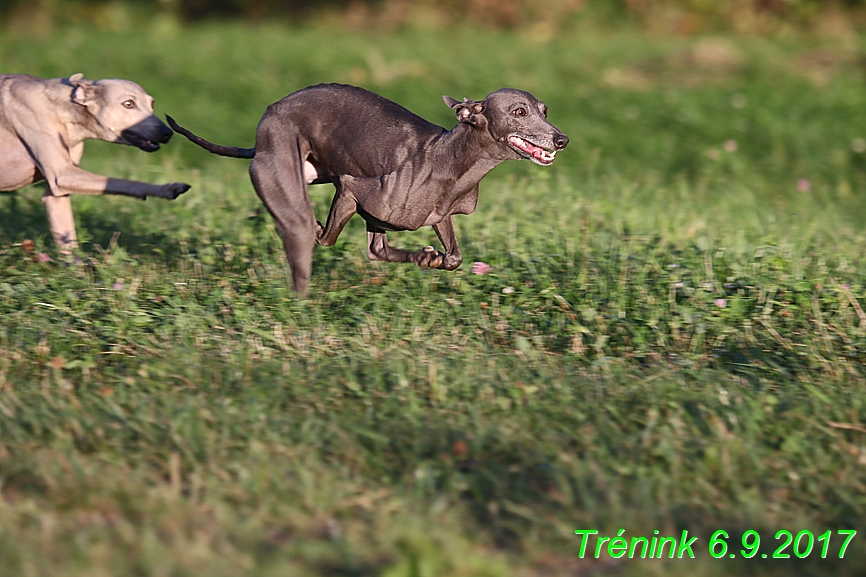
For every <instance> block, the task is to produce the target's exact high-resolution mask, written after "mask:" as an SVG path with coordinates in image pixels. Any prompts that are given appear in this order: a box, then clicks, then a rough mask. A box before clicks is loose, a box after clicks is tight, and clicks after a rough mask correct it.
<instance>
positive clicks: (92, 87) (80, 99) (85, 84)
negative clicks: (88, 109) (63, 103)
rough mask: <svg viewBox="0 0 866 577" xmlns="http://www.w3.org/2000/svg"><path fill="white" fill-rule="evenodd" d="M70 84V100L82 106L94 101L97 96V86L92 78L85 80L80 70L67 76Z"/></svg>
mask: <svg viewBox="0 0 866 577" xmlns="http://www.w3.org/2000/svg"><path fill="white" fill-rule="evenodd" d="M69 83H70V84H71V85H72V87H73V88H72V101H73V102H75V103H76V104H80V105H82V106H87V105H88V104H90V103H92V102H94V101H95V100H97V98H98V94H97V93H98V90H99V89H98V88H97V86H96V84H95V83H94V82H93V81H92V80H85V79H84V75H83V74H81V73H80V72H79V73H78V74H73V75H72V76H70V77H69Z"/></svg>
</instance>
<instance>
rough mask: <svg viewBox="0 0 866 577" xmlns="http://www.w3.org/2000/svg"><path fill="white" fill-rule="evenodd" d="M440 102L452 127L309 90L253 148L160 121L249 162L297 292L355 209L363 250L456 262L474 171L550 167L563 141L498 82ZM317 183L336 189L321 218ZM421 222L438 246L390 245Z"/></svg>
mask: <svg viewBox="0 0 866 577" xmlns="http://www.w3.org/2000/svg"><path fill="white" fill-rule="evenodd" d="M443 100H444V101H445V103H446V104H447V105H448V106H449V107H450V108H451V109H452V110H454V112H455V114H456V116H457V120H458V124H457V126H455V127H454V128H453V129H451V130H446V129H445V128H443V127H441V126H437V125H435V124H433V123H431V122H428V121H426V120H424V119H423V118H421V117H419V116H417V115H415V114H413V113H412V112H410V111H408V110H407V109H405V108H403V107H402V106H400V105H399V104H397V103H395V102H392V101H390V100H387V99H385V98H383V97H381V96H379V95H377V94H374V93H372V92H369V91H367V90H364V89H362V88H357V87H354V86H347V85H343V84H320V85H318V86H311V87H308V88H305V89H303V90H299V91H298V92H295V93H293V94H290V95H289V96H287V97H285V98H284V99H282V100H280V101H279V102H276V103H274V104H272V105H271V106H269V107H268V109H267V111H266V112H265V114H264V116H263V117H262V120H261V122H260V123H259V127H258V130H257V131H256V146H255V147H254V148H238V147H233V146H221V145H217V144H213V143H211V142H208V141H206V140H204V139H202V138H200V137H198V136H196V135H195V134H193V133H192V132H190V131H189V130H187V129H185V128H183V127H182V126H180V125H178V124H177V123H176V122H175V121H174V120H173V119H172V118H170V117H169V118H168V121H169V124H170V125H171V127H172V128H173V129H174V130H175V131H176V132H178V133H180V134H183V135H184V136H186V137H187V138H188V139H190V140H191V141H192V142H194V143H195V144H197V145H199V146H201V147H202V148H204V149H205V150H208V151H210V152H212V153H215V154H220V155H223V156H231V157H235V158H252V159H253V161H252V163H251V164H250V176H251V178H252V181H253V186H254V187H255V189H256V192H257V193H258V195H259V197H260V198H261V199H262V201H263V202H264V204H265V206H266V207H267V208H268V210H269V211H270V213H271V215H272V216H273V217H274V220H275V222H276V226H277V231H278V232H279V234H280V237H281V238H282V240H283V245H284V248H285V253H286V258H287V260H288V263H289V268H290V269H291V271H292V283H293V285H294V288H295V290H296V291H297V292H298V293H299V294H301V295H305V294H306V293H307V288H308V284H309V280H310V274H311V269H312V254H313V247H314V246H315V245H316V243H319V244H322V245H331V244H333V243H334V242H335V241H336V240H337V237H338V236H339V235H340V232H342V230H343V227H344V226H345V225H346V223H347V222H348V221H349V219H350V218H351V217H352V216H353V215H355V214H360V215H361V217H362V218H364V220H365V221H366V222H367V231H368V235H367V236H368V247H367V255H368V257H369V258H371V259H374V260H384V261H388V262H413V263H415V264H417V265H418V266H422V267H430V268H442V269H446V270H453V269H455V268H457V267H458V266H460V263H461V262H462V256H461V255H460V250H459V247H458V245H457V238H456V236H455V234H454V225H453V222H452V216H453V215H455V214H470V213H472V212H473V211H474V210H475V206H476V204H477V201H478V183H479V182H480V181H481V179H482V178H483V177H484V176H485V175H486V174H487V173H488V172H490V171H491V170H492V169H493V168H494V167H496V166H497V165H498V164H499V163H501V162H503V161H504V160H509V159H511V160H520V159H528V160H531V161H532V162H535V163H536V164H539V165H542V166H547V165H550V164H552V163H553V161H554V157H555V155H556V151H558V150H562V149H563V148H565V147H566V145H567V144H568V138H567V137H566V136H565V135H564V134H563V133H562V132H561V131H559V130H558V129H557V128H556V127H555V126H553V125H552V124H550V123H549V122H548V121H547V106H545V105H544V104H543V103H542V102H539V101H538V100H537V99H536V98H535V97H534V96H533V95H532V94H530V93H528V92H524V91H522V90H516V89H513V88H503V89H501V90H497V91H496V92H493V93H491V94H488V95H487V97H486V98H485V99H484V100H481V101H474V100H467V99H464V100H463V101H462V102H461V101H457V100H455V99H453V98H450V97H448V96H445V97H443ZM324 182H331V183H333V184H334V186H335V187H336V193H335V194H334V200H333V202H332V204H331V208H330V212H329V215H328V219H327V221H326V223H325V225H324V226H323V225H321V224H320V223H318V222H317V221H316V218H315V215H314V214H313V209H312V204H311V202H310V197H309V194H308V192H307V184H312V183H316V184H318V183H324ZM421 226H432V227H433V229H434V230H435V231H436V235H437V236H438V237H439V240H440V241H441V242H442V245H443V248H444V250H445V252H444V253H442V252H439V251H436V250H435V249H433V248H432V247H424V248H422V249H420V250H417V251H407V250H401V249H396V248H392V247H390V246H389V245H388V243H387V240H386V238H385V233H386V232H387V231H396V230H415V229H417V228H419V227H421Z"/></svg>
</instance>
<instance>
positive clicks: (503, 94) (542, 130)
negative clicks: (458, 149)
mask: <svg viewBox="0 0 866 577" xmlns="http://www.w3.org/2000/svg"><path fill="white" fill-rule="evenodd" d="M442 99H443V100H444V101H445V104H447V105H448V106H450V107H451V109H452V110H454V111H455V112H456V114H457V120H459V121H460V122H465V123H468V124H472V125H474V126H476V127H478V128H480V129H486V130H487V131H488V132H489V133H490V136H491V137H493V140H494V141H495V142H496V143H499V144H500V145H501V148H502V152H503V155H504V156H505V158H512V159H521V158H528V159H529V160H531V161H532V162H534V163H536V164H540V165H542V166H549V165H551V164H553V159H554V157H555V156H556V152H557V151H558V150H562V149H563V148H565V147H566V146H567V145H568V137H567V136H566V135H565V134H563V133H562V132H561V131H560V130H559V129H558V128H556V127H555V126H554V125H552V124H551V123H549V122H548V121H547V106H546V105H545V104H544V103H543V102H540V101H539V100H538V99H537V98H535V97H534V96H533V95H532V94H530V93H528V92H525V91H523V90H517V89H515V88H502V89H500V90H497V91H496V92H491V93H490V94H488V95H487V97H486V98H485V99H484V100H482V101H480V102H476V101H475V100H467V99H465V98H464V99H463V102H460V101H458V100H455V99H454V98H451V97H450V96H443V97H442Z"/></svg>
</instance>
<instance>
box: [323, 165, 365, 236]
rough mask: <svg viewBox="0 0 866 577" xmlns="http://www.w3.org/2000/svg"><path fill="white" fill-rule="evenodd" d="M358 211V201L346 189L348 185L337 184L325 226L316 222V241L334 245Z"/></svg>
mask: <svg viewBox="0 0 866 577" xmlns="http://www.w3.org/2000/svg"><path fill="white" fill-rule="evenodd" d="M349 178H351V177H349ZM356 212H358V203H357V202H356V201H355V198H354V196H352V193H351V192H349V191H348V190H346V187H345V186H344V185H343V184H342V183H341V184H340V185H338V186H337V192H336V193H335V194H334V200H333V202H332V203H331V209H330V211H328V221H327V222H326V223H325V226H322V223H320V222H318V221H317V222H316V228H317V230H316V242H317V243H318V244H320V245H322V246H331V245H333V244H334V243H335V242H337V237H338V236H340V233H341V232H343V228H344V227H345V226H346V223H348V222H349V219H351V218H352V216H354V214H355V213H356Z"/></svg>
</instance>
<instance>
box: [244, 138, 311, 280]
mask: <svg viewBox="0 0 866 577" xmlns="http://www.w3.org/2000/svg"><path fill="white" fill-rule="evenodd" d="M260 130H262V127H260ZM287 140H288V142H287ZM271 142H272V146H270V147H263V150H262V151H261V152H258V153H256V157H255V158H254V159H253V161H252V163H251V164H250V177H251V178H252V181H253V186H254V187H255V189H256V193H258V195H259V198H261V199H262V202H263V203H264V204H265V206H266V207H267V209H268V211H270V213H271V215H272V216H273V217H274V221H276V225H277V232H278V233H279V235H280V238H281V239H282V240H283V248H284V249H285V252H286V260H288V262H289V270H291V273H292V285H293V288H294V289H295V291H296V292H297V293H298V295H299V296H301V297H306V295H307V290H308V285H309V283H310V274H311V273H312V268H313V247H314V246H315V244H316V227H317V223H316V218H315V216H314V215H313V206H312V204H311V203H310V197H309V194H308V193H307V186H306V183H304V182H303V180H302V178H303V176H302V175H303V160H302V159H301V157H300V150H299V147H298V143H297V142H296V141H294V139H273V140H272V141H271Z"/></svg>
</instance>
